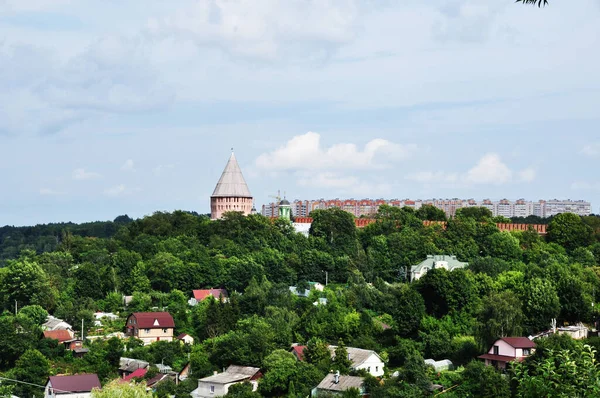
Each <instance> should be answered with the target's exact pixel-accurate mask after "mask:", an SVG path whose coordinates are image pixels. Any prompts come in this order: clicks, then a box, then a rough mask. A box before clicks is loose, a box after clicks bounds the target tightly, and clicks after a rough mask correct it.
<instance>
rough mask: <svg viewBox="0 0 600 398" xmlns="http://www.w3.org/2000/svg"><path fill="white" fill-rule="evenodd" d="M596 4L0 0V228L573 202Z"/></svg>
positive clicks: (593, 82)
mask: <svg viewBox="0 0 600 398" xmlns="http://www.w3.org/2000/svg"><path fill="white" fill-rule="evenodd" d="M599 18H600V1H599V0H581V1H579V2H578V4H577V7H574V6H573V5H572V4H570V3H568V2H558V1H555V2H551V4H550V5H549V6H547V7H545V8H542V9H539V8H537V7H526V6H522V5H521V4H515V3H514V2H513V1H511V0H508V1H498V0H483V1H478V2H476V3H473V2H467V1H463V0H460V1H459V0H433V1H429V2H423V1H420V0H407V1H403V2H390V1H385V0H382V1H370V0H339V1H337V0H332V1H328V2H323V1H317V0H313V1H311V0H287V1H283V0H282V1H276V0H265V1H260V2H251V1H248V0H230V1H218V0H214V1H210V0H201V1H192V0H181V1H178V2H164V1H159V0H131V1H128V2H120V1H116V0H106V1H103V2H96V1H91V0H31V1H22V0H0V226H2V225H32V224H37V223H48V222H60V221H65V222H66V221H73V222H83V221H94V220H109V219H114V218H115V217H116V216H118V215H121V214H128V215H130V216H131V217H135V218H137V217H141V216H144V215H147V214H151V213H152V212H154V211H172V210H175V209H183V210H193V211H197V212H199V213H209V212H210V194H211V193H212V191H213V189H214V187H215V185H216V183H217V181H218V179H219V176H220V174H221V171H222V170H223V168H224V167H225V164H226V162H227V159H228V157H229V154H230V148H231V147H233V148H234V149H235V153H236V157H237V159H238V162H239V164H240V167H241V169H242V171H243V173H244V177H245V178H246V181H247V183H248V186H249V189H250V191H251V193H252V195H253V196H254V199H255V202H256V207H257V209H260V206H261V205H262V204H266V203H269V202H270V201H271V198H270V197H269V195H275V194H276V193H277V190H281V191H282V192H283V191H286V193H287V197H288V198H289V199H296V198H298V199H299V198H314V199H318V198H321V197H324V198H335V197H339V198H350V197H354V198H356V199H359V198H380V197H386V198H401V199H404V198H415V199H430V198H454V197H458V198H475V199H486V198H489V199H492V200H498V199H503V198H508V199H511V200H515V199H520V198H525V199H527V200H538V199H541V198H545V199H552V198H557V199H568V198H570V199H573V200H577V199H582V200H586V201H589V202H591V203H592V205H593V207H592V211H593V212H594V213H600V179H599V178H598V172H597V165H598V162H599V161H600V134H598V126H600V114H598V110H597V108H598V103H600V53H599V51H598V48H600V24H598V23H597V21H598V19H599Z"/></svg>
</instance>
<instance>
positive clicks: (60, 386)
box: [49, 373, 101, 394]
mask: <svg viewBox="0 0 600 398" xmlns="http://www.w3.org/2000/svg"><path fill="white" fill-rule="evenodd" d="M49 381H50V384H52V388H53V389H54V393H55V394H67V393H69V392H90V391H92V389H94V388H101V386H100V380H98V375H96V374H94V373H93V374H84V375H73V376H50V377H49Z"/></svg>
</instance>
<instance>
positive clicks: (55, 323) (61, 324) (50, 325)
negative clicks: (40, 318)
mask: <svg viewBox="0 0 600 398" xmlns="http://www.w3.org/2000/svg"><path fill="white" fill-rule="evenodd" d="M42 330H67V331H68V332H69V334H70V335H71V338H73V336H74V333H73V326H71V325H69V324H68V323H67V322H65V321H63V320H62V319H58V318H55V317H53V316H52V315H48V319H47V320H46V322H44V323H42Z"/></svg>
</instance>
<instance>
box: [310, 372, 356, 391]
mask: <svg viewBox="0 0 600 398" xmlns="http://www.w3.org/2000/svg"><path fill="white" fill-rule="evenodd" d="M363 382H364V379H363V378H362V377H357V376H344V375H340V372H336V373H335V374H334V373H329V374H328V375H327V376H325V378H324V379H323V380H321V382H320V383H319V385H318V386H316V387H315V388H313V390H312V391H311V397H319V396H320V395H324V396H330V395H343V394H344V392H345V391H347V390H349V389H351V388H355V389H357V390H358V391H359V393H360V395H361V396H366V395H367V394H366V392H365V389H364V387H363Z"/></svg>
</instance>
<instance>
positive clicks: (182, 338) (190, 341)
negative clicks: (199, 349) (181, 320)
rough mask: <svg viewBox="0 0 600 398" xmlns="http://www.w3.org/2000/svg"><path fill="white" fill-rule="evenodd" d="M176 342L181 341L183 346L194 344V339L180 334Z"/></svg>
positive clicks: (185, 334)
mask: <svg viewBox="0 0 600 398" xmlns="http://www.w3.org/2000/svg"><path fill="white" fill-rule="evenodd" d="M177 340H179V341H181V342H182V343H184V344H189V345H192V344H194V338H193V337H192V336H190V335H189V334H187V333H181V334H180V335H179V336H177Z"/></svg>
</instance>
